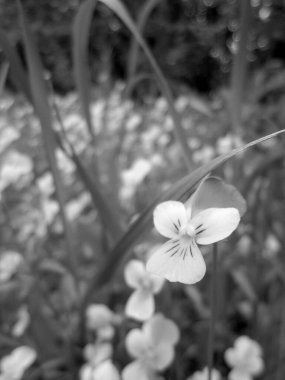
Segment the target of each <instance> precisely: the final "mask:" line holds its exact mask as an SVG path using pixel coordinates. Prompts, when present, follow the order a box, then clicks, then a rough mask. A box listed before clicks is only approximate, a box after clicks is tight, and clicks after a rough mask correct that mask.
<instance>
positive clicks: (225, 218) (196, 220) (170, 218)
mask: <svg viewBox="0 0 285 380" xmlns="http://www.w3.org/2000/svg"><path fill="white" fill-rule="evenodd" d="M198 190H199V188H198V189H197V190H196V192H195V193H194V194H193V195H192V196H191V198H190V199H189V200H188V201H187V202H186V203H185V204H183V203H181V202H178V201H167V202H163V203H160V204H159V205H158V206H157V207H156V208H155V210H154V213H153V220H154V226H155V228H156V230H157V231H158V232H159V233H160V234H161V235H162V236H164V237H166V238H168V239H169V240H168V241H167V242H166V243H164V244H163V245H162V246H161V247H160V248H159V249H158V250H157V251H156V252H155V253H154V254H153V255H152V256H151V258H150V259H149V260H148V262H147V265H146V268H147V270H148V271H149V272H151V273H153V274H156V275H158V276H161V277H164V278H166V279H167V280H169V281H172V282H174V281H178V282H181V283H184V284H194V283H196V282H198V281H200V280H201V279H202V278H203V277H204V275H205V272H206V265H205V261H204V258H203V256H202V253H201V251H200V249H199V248H198V245H197V244H201V245H207V244H212V243H215V242H217V241H220V240H222V239H225V238H226V237H228V236H229V235H230V234H231V233H232V232H233V231H234V230H235V229H236V228H237V226H238V224H239V221H240V214H239V211H238V210H237V209H236V208H233V207H227V208H215V207H210V208H206V209H199V208H196V207H195V199H196V194H197V192H198Z"/></svg>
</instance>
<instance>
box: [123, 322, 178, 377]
mask: <svg viewBox="0 0 285 380" xmlns="http://www.w3.org/2000/svg"><path fill="white" fill-rule="evenodd" d="M178 340H179V330H178V327H177V326H176V324H175V323H174V322H173V321H171V320H170V319H167V318H165V317H164V316H163V315H161V314H156V315H154V316H153V317H152V318H151V319H150V320H149V321H147V322H145V323H144V325H143V327H142V329H133V330H131V331H130V332H129V333H128V335H127V337H126V347H127V351H128V352H129V354H130V355H131V356H133V357H134V358H135V360H134V361H133V362H132V363H130V364H128V365H127V366H126V367H125V368H124V370H123V373H122V377H123V380H131V379H145V380H148V379H152V378H155V377H156V372H157V371H162V370H164V369H166V368H167V367H168V366H169V365H170V364H171V362H172V361H173V358H174V346H175V344H176V343H177V342H178Z"/></svg>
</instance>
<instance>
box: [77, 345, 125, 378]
mask: <svg viewBox="0 0 285 380" xmlns="http://www.w3.org/2000/svg"><path fill="white" fill-rule="evenodd" d="M112 353H113V348H112V346H111V344H109V343H97V344H88V345H87V346H86V347H85V349H84V356H85V358H86V360H87V363H86V364H84V365H83V366H82V367H81V369H80V373H79V377H80V380H120V374H119V372H118V370H117V368H116V367H115V365H114V364H113V362H112V360H111V356H112Z"/></svg>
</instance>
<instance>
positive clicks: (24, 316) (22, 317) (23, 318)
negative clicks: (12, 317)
mask: <svg viewBox="0 0 285 380" xmlns="http://www.w3.org/2000/svg"><path fill="white" fill-rule="evenodd" d="M30 320H31V317H30V314H29V312H28V309H27V307H26V306H22V307H21V308H20V309H19V310H18V313H17V321H16V323H15V324H14V326H13V328H12V335H13V336H16V337H19V336H22V335H23V334H24V332H25V331H26V329H27V327H28V326H29V323H30Z"/></svg>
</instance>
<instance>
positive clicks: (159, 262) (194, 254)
mask: <svg viewBox="0 0 285 380" xmlns="http://www.w3.org/2000/svg"><path fill="white" fill-rule="evenodd" d="M146 269H147V270H148V271H149V272H151V273H153V274H156V275H158V276H161V277H164V278H166V279H167V280H169V281H171V282H175V281H178V282H182V283H183V284H194V283H196V282H198V281H200V280H201V279H202V278H203V277H204V275H205V272H206V265H205V261H204V259H203V256H202V254H201V252H200V250H199V248H198V247H197V245H196V243H195V242H194V240H193V241H192V243H191V244H189V245H185V244H182V243H181V242H180V241H179V240H178V239H171V240H169V241H168V242H166V243H165V244H163V245H162V246H161V247H160V249H158V250H157V251H156V252H155V253H154V254H153V255H152V256H151V258H150V259H149V261H148V262H147V265H146Z"/></svg>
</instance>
